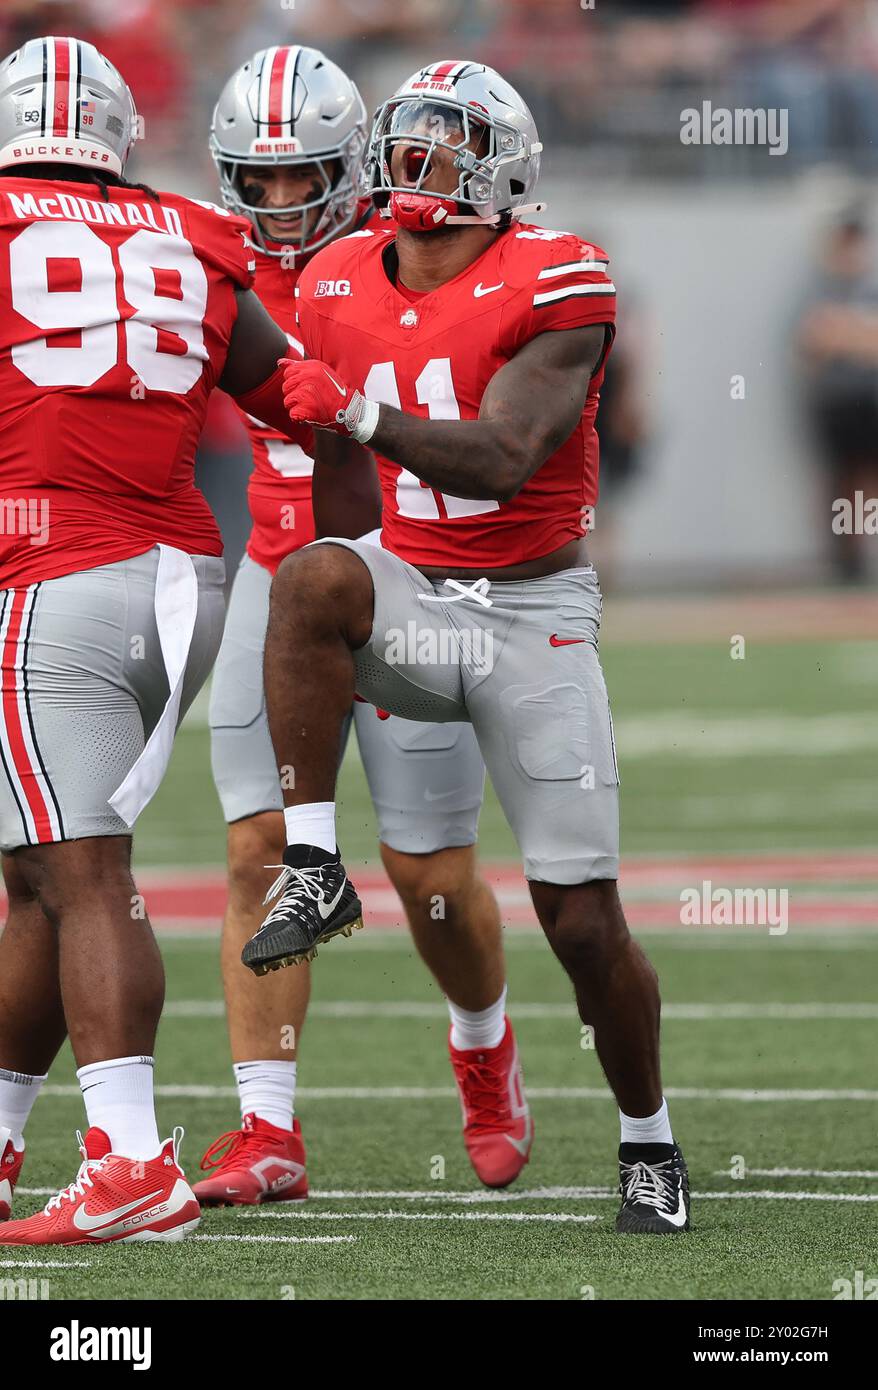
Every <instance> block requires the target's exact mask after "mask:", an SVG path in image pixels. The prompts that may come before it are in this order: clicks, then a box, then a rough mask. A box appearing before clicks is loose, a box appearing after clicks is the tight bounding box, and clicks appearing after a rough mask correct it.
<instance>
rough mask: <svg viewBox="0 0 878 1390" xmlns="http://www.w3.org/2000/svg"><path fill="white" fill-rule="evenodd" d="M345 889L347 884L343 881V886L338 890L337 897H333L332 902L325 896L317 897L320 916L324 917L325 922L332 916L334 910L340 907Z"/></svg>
mask: <svg viewBox="0 0 878 1390" xmlns="http://www.w3.org/2000/svg"><path fill="white" fill-rule="evenodd" d="M344 890H345V885H344V883H342V885H341V887H340V888H339V890H338V892H337V893H336V895H335V897H334V898H333V899H332V902H330V903H328V902H327V901H326V899H325V898H318V899H317V911H318V912H319V913H320V916H321V917H322V918H323V921H324V922H325V921H326V919H327V917H331V916H332V914H333V912H334V911H335V909H336V908H337V907H338V905H339V902H340V901H341V895H342V893H343V892H344Z"/></svg>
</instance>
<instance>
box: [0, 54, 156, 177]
mask: <svg viewBox="0 0 878 1390" xmlns="http://www.w3.org/2000/svg"><path fill="white" fill-rule="evenodd" d="M138 134H139V129H138V117H137V108H136V107H135V105H134V98H133V96H132V95H131V90H130V88H129V86H128V84H127V82H126V81H125V80H124V78H122V77H121V76H120V74H119V73H118V72H117V71H116V69H115V68H114V67H113V64H112V63H111V62H110V61H109V59H108V58H105V57H104V55H103V54H102V53H99V52H98V50H97V49H96V48H95V47H94V45H93V44H90V43H83V42H82V41H81V40H80V39H73V38H57V37H56V36H54V35H49V36H48V37H47V38H42V39H29V40H28V42H27V43H26V44H24V45H23V46H22V47H21V48H19V49H16V51H15V52H14V53H10V54H9V55H8V57H6V58H4V59H3V61H2V63H0V168H8V167H9V166H10V165H16V164H75V165H76V166H77V167H78V168H82V169H94V170H96V171H97V172H98V173H100V172H101V170H103V171H105V172H107V173H111V174H116V175H118V176H119V177H121V176H122V174H123V172H124V170H125V164H126V161H127V159H128V156H129V154H130V153H131V146H132V145H133V144H134V141H135V140H136V139H137V136H138Z"/></svg>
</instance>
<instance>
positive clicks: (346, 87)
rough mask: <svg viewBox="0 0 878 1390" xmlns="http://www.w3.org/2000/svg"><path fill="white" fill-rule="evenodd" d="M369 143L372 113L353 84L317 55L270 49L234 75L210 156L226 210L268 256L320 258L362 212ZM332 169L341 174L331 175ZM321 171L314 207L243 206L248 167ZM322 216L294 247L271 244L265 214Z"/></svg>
mask: <svg viewBox="0 0 878 1390" xmlns="http://www.w3.org/2000/svg"><path fill="white" fill-rule="evenodd" d="M365 143H366V108H365V106H364V105H363V99H362V97H361V96H360V93H359V92H358V91H357V88H356V87H355V86H354V84H353V82H352V81H351V80H350V78H349V77H348V76H347V75H346V74H345V73H343V72H342V70H341V68H339V67H336V65H335V63H331V62H330V61H329V59H328V58H326V57H325V56H324V55H323V54H322V53H321V52H319V50H318V49H316V48H302V47H299V46H290V47H276V48H265V49H262V50H260V52H258V53H255V54H254V55H253V57H252V58H249V59H248V60H247V62H246V63H244V64H243V65H242V66H241V67H240V68H238V70H237V72H235V73H233V74H232V76H231V77H230V78H229V80H228V82H227V83H226V85H225V87H224V88H223V90H222V93H221V95H220V99H219V101H218V102H217V104H216V107H215V109H214V113H213V122H212V124H211V131H210V152H211V154H212V155H213V160H214V163H215V164H216V167H217V172H218V173H219V178H220V188H221V190H222V198H223V202H224V203H225V205H226V207H227V208H230V209H231V210H232V211H233V212H237V213H239V214H240V215H241V216H243V217H247V218H249V219H250V222H251V223H252V225H253V239H254V241H255V242H256V244H257V245H258V246H259V248H260V250H262V251H264V252H265V253H266V254H267V255H270V256H285V255H289V254H290V252H291V251H292V253H293V255H302V254H303V253H304V252H308V253H310V252H312V251H316V250H317V249H318V247H320V246H325V245H326V243H327V242H328V241H331V240H332V238H333V237H334V236H335V235H336V234H337V233H338V232H339V231H341V230H342V229H343V228H344V227H346V226H347V225H348V223H349V222H350V221H351V218H352V217H353V215H354V211H355V209H356V205H357V194H358V179H359V174H360V164H361V160H362V155H363V148H364V146H365ZM333 163H334V164H335V165H336V167H335V168H334V169H333V167H332V165H333ZM254 164H256V165H264V166H268V167H270V166H273V165H277V164H316V165H317V168H318V170H319V172H320V176H321V178H322V181H323V191H322V192H321V194H320V196H319V197H317V198H314V199H312V201H311V202H307V203H300V204H298V205H297V206H295V207H286V208H271V209H266V208H264V207H260V206H259V205H258V204H255V203H248V202H246V201H245V199H244V196H243V191H242V187H241V169H242V168H243V167H244V166H246V165H254ZM315 208H316V209H319V210H320V215H319V217H318V219H317V223H316V226H315V227H314V229H313V230H312V231H311V232H310V234H309V232H308V220H309V219H308V218H307V217H303V219H302V233H301V237H300V238H299V240H298V243H296V242H295V241H294V243H293V245H292V246H290V245H287V244H284V245H280V244H279V243H271V244H269V243H268V242H267V241H266V238H265V235H264V233H263V231H262V227H261V226H260V222H259V217H258V214H259V213H265V212H266V211H270V212H271V213H273V214H277V215H279V216H283V215H285V214H290V213H296V212H303V213H307V212H309V211H311V210H312V209H315Z"/></svg>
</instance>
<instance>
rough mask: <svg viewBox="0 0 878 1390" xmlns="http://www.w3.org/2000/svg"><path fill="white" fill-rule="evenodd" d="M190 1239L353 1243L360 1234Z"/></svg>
mask: <svg viewBox="0 0 878 1390" xmlns="http://www.w3.org/2000/svg"><path fill="white" fill-rule="evenodd" d="M189 1240H207V1241H212V1242H217V1241H226V1240H245V1241H249V1242H251V1243H253V1244H257V1243H258V1244H260V1245H352V1244H353V1242H354V1241H356V1240H359V1236H189ZM181 1244H182V1245H185V1244H186V1242H185V1241H183V1242H181Z"/></svg>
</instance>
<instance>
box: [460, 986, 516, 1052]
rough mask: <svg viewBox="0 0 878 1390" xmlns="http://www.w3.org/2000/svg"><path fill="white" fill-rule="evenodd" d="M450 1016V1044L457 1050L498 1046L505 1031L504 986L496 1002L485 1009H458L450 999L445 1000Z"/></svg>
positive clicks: (466, 1050) (463, 1050)
mask: <svg viewBox="0 0 878 1390" xmlns="http://www.w3.org/2000/svg"><path fill="white" fill-rule="evenodd" d="M446 1003H447V1004H448V1013H449V1016H450V1018H451V1046H452V1047H456V1048H457V1050H458V1052H469V1051H471V1050H472V1049H473V1048H474V1047H485V1048H488V1047H499V1045H500V1043H501V1042H502V1041H503V1035H504V1033H505V1032H506V986H505V985H504V986H503V993H502V994H501V995H500V998H499V999H498V1000H497V1002H496V1004H491V1005H489V1006H488V1008H487V1009H476V1010H475V1011H473V1010H470V1009H459V1008H458V1007H457V1005H456V1004H452V1002H451V1000H450V999H448V1000H446Z"/></svg>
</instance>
